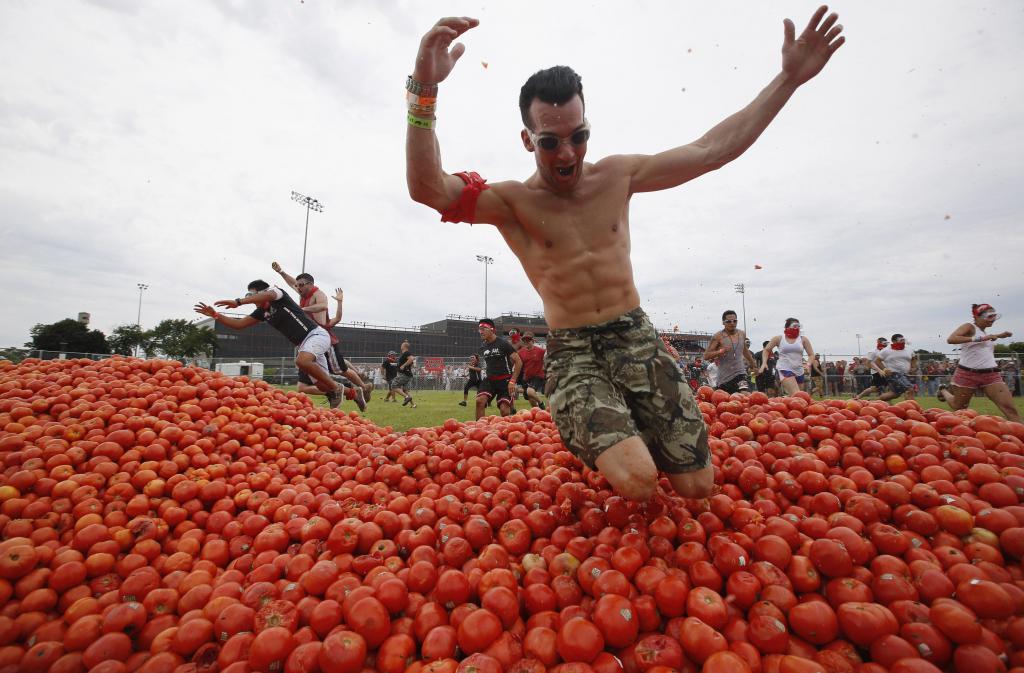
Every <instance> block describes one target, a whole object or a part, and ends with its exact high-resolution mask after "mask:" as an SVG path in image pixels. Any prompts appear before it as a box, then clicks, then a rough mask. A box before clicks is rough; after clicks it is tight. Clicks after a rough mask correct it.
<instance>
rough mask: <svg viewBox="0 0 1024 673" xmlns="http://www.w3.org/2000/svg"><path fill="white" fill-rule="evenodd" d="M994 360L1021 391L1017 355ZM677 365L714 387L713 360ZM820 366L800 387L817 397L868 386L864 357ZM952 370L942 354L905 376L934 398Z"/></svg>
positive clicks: (952, 362)
mask: <svg viewBox="0 0 1024 673" xmlns="http://www.w3.org/2000/svg"><path fill="white" fill-rule="evenodd" d="M997 362H998V363H999V367H1000V368H1001V369H1002V370H1003V380H1004V381H1005V382H1006V386H1007V387H1008V388H1009V389H1010V392H1011V393H1013V395H1014V396H1018V397H1019V396H1020V395H1021V394H1022V392H1024V391H1022V383H1021V373H1020V365H1019V364H1018V360H1017V358H1014V357H1010V358H1004V359H1001V360H997ZM679 366H680V368H681V369H682V370H683V372H684V374H686V375H687V377H688V378H689V379H690V380H691V381H693V382H695V383H696V385H697V386H711V387H714V386H715V384H716V383H717V381H716V368H715V365H714V363H709V362H705V361H702V360H701V359H700V357H699V356H690V357H685V356H684V357H682V358H680V360H679ZM823 369H824V380H822V377H821V376H816V375H815V376H808V377H807V379H806V380H805V382H804V389H805V390H806V391H807V392H808V393H810V394H812V395H817V396H819V397H824V396H825V395H829V396H832V395H837V396H844V395H858V394H860V393H862V392H864V391H865V390H866V389H867V388H869V387H871V366H870V364H869V363H868V359H867V358H866V357H857V356H854V357H852V358H851V359H850V360H845V359H840V360H832V359H829V358H828V357H827V356H826V360H825V365H824V368H823ZM955 369H956V361H955V360H950V359H949V358H946V357H941V358H939V357H935V358H929V359H926V360H923V361H922V362H921V363H920V365H919V367H918V370H917V371H916V372H913V373H911V374H910V376H909V378H910V379H911V381H913V382H914V383H915V384H916V385H917V392H918V394H920V395H927V396H929V397H935V396H936V395H937V394H938V391H939V386H940V385H943V384H949V382H950V379H951V378H952V377H953V372H954V370H955ZM754 374H755V372H750V376H751V388H750V389H751V390H755V389H756V385H755V376H754ZM691 385H692V384H691Z"/></svg>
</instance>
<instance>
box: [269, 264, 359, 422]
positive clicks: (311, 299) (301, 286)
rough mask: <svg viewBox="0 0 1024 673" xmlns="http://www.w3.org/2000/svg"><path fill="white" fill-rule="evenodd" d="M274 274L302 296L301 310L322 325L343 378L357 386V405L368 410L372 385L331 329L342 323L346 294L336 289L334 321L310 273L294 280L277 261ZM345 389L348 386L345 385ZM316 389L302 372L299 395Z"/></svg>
mask: <svg viewBox="0 0 1024 673" xmlns="http://www.w3.org/2000/svg"><path fill="white" fill-rule="evenodd" d="M270 268H272V269H273V270H274V271H276V272H277V273H278V274H280V276H281V278H283V279H284V282H286V283H288V287H290V288H292V289H293V290H295V291H296V292H298V293H299V307H300V308H301V309H302V310H303V311H305V312H306V313H307V314H309V317H311V318H312V319H313V322H315V323H316V324H317V325H320V326H321V327H323V328H324V329H325V330H327V334H328V335H329V336H330V337H331V348H333V349H334V357H335V359H336V360H337V362H338V366H339V367H340V368H341V369H342V371H343V374H342V375H343V376H344V377H345V378H346V379H348V380H349V381H351V382H352V383H353V384H354V385H356V386H358V388H357V392H356V393H355V395H356V397H355V401H356V406H358V407H359V410H360V411H365V410H366V402H367V401H368V400H369V399H370V394H371V393H372V392H373V385H372V384H367V383H364V382H363V378H362V377H361V376H359V372H357V371H356V370H355V368H354V367H352V366H351V363H349V361H348V360H346V359H345V355H344V353H342V351H341V339H339V338H338V335H337V334H335V333H334V330H333V329H332V328H333V327H334V326H335V325H337V324H338V323H339V322H341V313H342V303H343V302H344V296H345V295H344V293H343V292H341V288H338V289H337V290H336V293H335V295H334V298H335V300H336V301H337V302H338V309H337V311H336V314H335V316H334V318H330V317H329V316H328V312H327V309H328V305H327V293H326V292H324V291H323V290H321V289H320V288H318V287H317V286H316V284H315V281H314V280H313V276H311V275H310V274H308V273H305V272H303V273H300V274H299V275H298V276H295V277H294V278H292V276H291V275H289V274H288V272H287V271H285V270H284V269H282V268H281V265H280V264H278V263H277V262H273V263H271V265H270ZM345 387H346V388H347V387H348V385H347V384H346V386H345ZM314 389H315V386H314V384H313V381H312V379H310V378H309V377H308V376H307V375H306V374H305V373H304V372H301V371H300V372H299V386H298V390H299V392H300V393H307V394H315V393H314Z"/></svg>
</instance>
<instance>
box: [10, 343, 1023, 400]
mask: <svg viewBox="0 0 1024 673" xmlns="http://www.w3.org/2000/svg"><path fill="white" fill-rule="evenodd" d="M109 357H111V356H110V355H104V354H98V353H73V352H62V351H46V350H33V349H22V348H7V349H3V350H2V351H0V358H6V359H9V360H12V361H15V362H20V361H21V360H23V359H25V358H39V359H42V360H57V359H73V358H88V359H90V360H102V359H104V358H109ZM869 357H873V355H872V354H869V355H842V354H839V355H837V354H831V353H829V354H821V367H822V371H823V374H820V375H819V374H817V373H816V370H815V373H814V374H813V375H809V376H807V377H806V379H805V383H804V389H805V390H806V391H807V392H809V393H811V394H812V395H815V396H818V397H852V396H854V395H859V394H862V393H864V392H865V391H868V392H870V389H871V388H872V386H874V385H875V383H876V381H875V380H874V379H873V377H872V373H873V371H874V370H873V369H872V368H871V367H870V365H869V364H868V358H869ZM958 358H959V355H958V354H940V353H927V354H918V362H917V369H916V370H915V371H914V372H913V373H911V374H910V376H909V378H910V380H911V381H912V382H913V383H915V384H916V385H917V393H918V394H919V395H928V396H930V397H934V396H935V395H936V394H937V393H938V390H939V386H942V385H949V383H950V381H951V379H952V378H953V373H954V371H955V370H956V363H957V360H958ZM1022 360H1024V355H1022V354H1020V353H1008V354H1003V353H998V354H996V364H997V365H998V366H999V368H1000V369H1001V370H1002V375H1003V381H1004V382H1005V383H1006V385H1007V387H1008V388H1009V389H1010V392H1011V393H1012V394H1013V395H1014V396H1020V395H1022V394H1024V380H1022V376H1021V368H1022V365H1024V362H1022ZM348 362H349V364H350V365H351V366H352V367H353V368H354V369H355V370H356V371H357V372H358V373H359V375H360V376H361V377H362V378H363V380H364V381H366V382H372V383H373V384H374V385H375V387H377V388H386V387H387V385H386V382H385V380H384V375H383V373H382V372H381V370H380V369H381V360H380V359H377V358H349V359H348ZM185 364H190V365H195V366H197V367H202V368H204V369H211V370H218V371H223V372H224V373H226V374H229V375H235V376H238V375H245V376H250V377H252V378H262V379H263V380H264V381H267V382H268V383H273V384H275V385H295V383H296V382H297V381H298V376H299V370H298V368H297V367H296V366H295V359H294V358H292V357H278V358H244V359H240V358H192V359H190V360H187V361H185ZM465 367H466V363H464V362H455V361H453V360H452V359H451V358H438V357H429V356H426V357H423V356H417V363H416V371H415V375H414V377H413V382H412V388H413V389H415V390H462V387H463V386H464V385H465V383H466V380H467V371H466V368H465ZM807 371H808V372H809V373H810V369H809V368H808V370H807Z"/></svg>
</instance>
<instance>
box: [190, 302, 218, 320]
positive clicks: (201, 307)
mask: <svg viewBox="0 0 1024 673" xmlns="http://www.w3.org/2000/svg"><path fill="white" fill-rule="evenodd" d="M192 308H193V309H194V310H195V312H196V313H201V314H202V315H205V316H207V317H209V318H216V317H217V310H216V309H215V308H213V307H212V306H210V305H208V304H204V303H203V302H199V303H198V304H196V305H195V306H193V307H192Z"/></svg>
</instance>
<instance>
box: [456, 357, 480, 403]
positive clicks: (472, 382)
mask: <svg viewBox="0 0 1024 673" xmlns="http://www.w3.org/2000/svg"><path fill="white" fill-rule="evenodd" d="M466 371H467V372H468V373H467V378H466V385H464V386H462V401H461V402H459V406H460V407H464V406H466V402H467V400H469V389H470V388H476V390H477V392H480V372H481V371H482V370H481V368H480V356H479V355H477V354H476V353H473V354H472V355H470V356H469V362H467V363H466Z"/></svg>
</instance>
